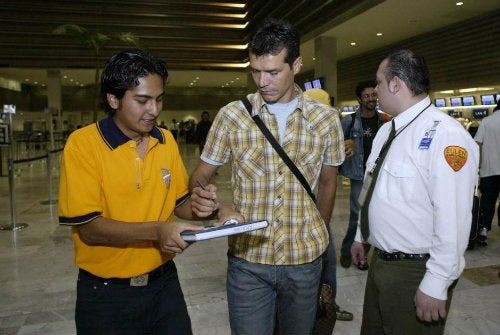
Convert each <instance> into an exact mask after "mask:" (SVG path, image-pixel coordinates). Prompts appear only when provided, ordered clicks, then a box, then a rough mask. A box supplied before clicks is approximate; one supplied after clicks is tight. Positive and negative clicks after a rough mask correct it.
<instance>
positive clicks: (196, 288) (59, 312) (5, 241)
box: [0, 144, 500, 335]
mask: <svg viewBox="0 0 500 335" xmlns="http://www.w3.org/2000/svg"><path fill="white" fill-rule="evenodd" d="M181 151H182V153H183V156H184V159H185V163H186V167H187V169H188V171H191V170H192V169H193V168H194V167H195V165H196V162H197V160H198V158H197V155H198V149H197V148H196V146H195V145H185V144H181ZM54 156H55V157H54V159H53V160H52V161H55V164H54V167H51V168H49V170H50V175H51V178H50V180H51V182H52V185H51V188H52V191H51V192H49V184H50V183H49V178H48V173H47V164H46V162H44V161H35V162H33V163H31V164H28V163H24V164H19V165H16V166H15V178H14V191H15V192H14V198H15V201H14V204H15V206H14V207H15V212H14V213H15V217H14V221H15V222H16V224H20V223H27V224H28V227H27V228H26V229H25V230H22V231H14V232H13V231H9V230H3V231H0V334H2V335H7V334H9V335H10V334H17V335H32V334H47V335H49V334H50V335H73V334H75V333H76V332H75V327H74V321H73V318H74V305H75V284H76V274H77V270H76V268H75V266H74V264H73V244H72V240H71V237H70V230H69V228H67V227H60V226H59V225H58V222H57V203H56V200H57V188H58V178H59V169H58V159H57V156H58V155H54ZM215 179H216V180H215V182H216V184H217V185H218V187H219V200H220V201H222V202H226V203H227V202H229V201H230V198H231V193H230V178H229V168H228V167H223V168H222V169H221V170H220V172H219V174H218V175H217V176H216V178H215ZM0 190H1V191H0V225H1V226H5V225H7V226H9V227H10V226H11V225H12V222H13V220H12V218H11V208H10V194H9V183H8V178H7V177H0ZM348 192H349V187H348V186H347V185H343V183H342V180H341V179H340V178H339V189H338V192H337V202H336V206H335V210H334V215H333V218H332V223H333V228H332V229H333V232H334V236H335V239H336V241H335V242H336V247H337V251H338V248H339V244H340V243H339V242H340V240H341V238H342V237H343V234H344V231H345V228H346V225H347V218H348ZM497 223H498V222H497V218H495V223H494V227H493V230H492V232H490V235H489V238H488V239H489V245H488V246H487V247H476V248H475V249H474V250H471V251H468V252H467V254H466V259H467V268H468V269H471V270H468V272H469V273H468V274H467V276H462V278H461V279H460V281H459V284H458V286H457V288H456V290H455V293H454V297H453V302H452V305H451V311H450V315H449V320H448V324H447V329H446V334H447V335H461V334H464V335H465V334H477V335H494V334H500V320H499V315H500V314H499V311H500V284H499V283H498V278H489V279H491V280H492V281H491V282H487V281H486V280H481V278H485V276H495V271H490V269H491V267H492V266H498V265H499V264H500V259H499V258H500V230H499V228H498V224H497ZM225 252H226V241H225V239H216V240H211V241H204V242H198V243H195V244H193V245H192V246H191V247H190V248H189V249H188V250H186V251H185V252H184V253H183V254H182V255H180V256H178V257H177V258H176V263H177V266H178V269H179V275H180V278H181V282H182V286H183V289H184V293H185V296H186V300H187V303H188V307H189V312H190V315H191V318H192V323H193V329H194V333H195V334H196V335H208V334H214V335H215V334H217V335H226V334H229V333H230V331H229V326H228V317H227V304H226V293H225V281H226V279H225V278H226V273H225V270H226V255H225ZM482 267H484V269H483V270H484V271H483V270H479V269H478V270H473V268H482ZM497 268H498V267H497ZM476 272H477V274H479V278H474V277H471V276H470V275H469V274H471V275H472V276H474V274H475V273H476ZM337 274H338V296H337V301H338V303H339V304H340V306H342V307H343V308H344V309H346V310H348V311H351V312H353V313H354V320H353V321H351V322H340V321H339V322H337V324H336V326H335V330H334V332H333V334H339V335H353V334H359V328H360V316H361V311H362V303H363V291H364V283H365V278H366V272H362V271H359V270H357V269H356V268H355V267H351V268H349V269H344V268H342V267H340V265H338V267H337ZM496 275H497V276H498V274H496ZM476 277H478V276H476ZM487 279H488V278H487ZM495 280H496V281H495ZM485 283H486V284H485ZM256 335H259V334H256Z"/></svg>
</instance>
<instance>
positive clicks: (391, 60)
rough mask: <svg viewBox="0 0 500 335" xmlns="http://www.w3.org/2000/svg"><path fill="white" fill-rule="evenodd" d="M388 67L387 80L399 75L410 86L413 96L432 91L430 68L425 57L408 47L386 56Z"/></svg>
mask: <svg viewBox="0 0 500 335" xmlns="http://www.w3.org/2000/svg"><path fill="white" fill-rule="evenodd" d="M385 59H386V60H387V69H386V73H385V79H386V80H387V82H389V81H391V79H392V78H394V77H395V76H398V77H399V78H400V79H401V80H402V81H403V82H404V83H405V84H406V86H408V88H409V89H410V91H412V92H413V96H416V95H420V94H422V93H429V91H430V86H431V85H430V77H429V69H428V68H427V63H426V61H425V59H424V57H421V56H419V55H417V54H415V53H414V52H413V51H411V50H408V49H400V50H395V51H392V52H391V53H389V54H388V55H387V57H386V58H385Z"/></svg>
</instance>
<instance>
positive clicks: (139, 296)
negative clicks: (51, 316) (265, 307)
mask: <svg viewBox="0 0 500 335" xmlns="http://www.w3.org/2000/svg"><path fill="white" fill-rule="evenodd" d="M75 321H76V329H77V334H78V335H145V334H148V335H160V334H182V335H184V334H185V335H189V334H192V330H191V320H190V318H189V315H188V312H187V307H186V302H185V301H184V295H183V293H182V290H181V286H180V283H179V278H178V276H177V269H176V267H175V264H173V266H172V267H171V269H170V271H169V272H168V273H165V274H163V275H162V276H161V277H160V278H157V279H156V280H154V281H153V282H151V283H149V284H148V285H147V286H129V285H126V284H122V283H113V281H112V280H110V281H106V282H103V281H102V280H98V279H95V278H91V277H89V276H87V275H85V274H82V273H80V274H79V276H78V283H77V301H76V312H75Z"/></svg>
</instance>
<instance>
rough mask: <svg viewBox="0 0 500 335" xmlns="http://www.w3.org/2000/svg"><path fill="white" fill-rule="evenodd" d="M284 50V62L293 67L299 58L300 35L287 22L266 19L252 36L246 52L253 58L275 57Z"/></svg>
mask: <svg viewBox="0 0 500 335" xmlns="http://www.w3.org/2000/svg"><path fill="white" fill-rule="evenodd" d="M283 49H286V55H285V62H286V63H288V65H290V67H293V62H294V61H295V60H296V59H297V58H298V57H299V56H300V34H299V32H298V31H297V29H295V28H294V27H293V26H292V25H291V24H290V23H289V22H287V21H284V20H277V19H273V18H269V19H266V20H265V21H264V22H263V23H262V25H261V26H260V27H259V28H258V29H257V31H256V32H255V33H254V35H253V36H252V38H251V40H250V43H249V45H248V50H249V52H250V53H252V54H254V55H255V56H263V55H277V54H279V53H280V52H281V50H283Z"/></svg>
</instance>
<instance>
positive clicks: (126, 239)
mask: <svg viewBox="0 0 500 335" xmlns="http://www.w3.org/2000/svg"><path fill="white" fill-rule="evenodd" d="M159 224H160V223H159V222H123V221H116V220H112V219H108V218H104V217H102V216H100V217H97V218H95V219H94V220H92V221H90V222H88V223H86V224H83V225H81V226H78V233H79V235H80V238H81V239H82V240H83V241H84V242H85V243H87V244H104V245H106V244H121V243H137V242H144V241H155V240H157V238H158V225H159Z"/></svg>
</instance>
